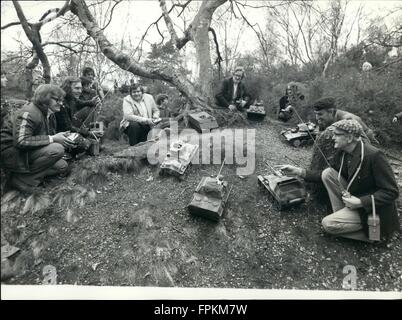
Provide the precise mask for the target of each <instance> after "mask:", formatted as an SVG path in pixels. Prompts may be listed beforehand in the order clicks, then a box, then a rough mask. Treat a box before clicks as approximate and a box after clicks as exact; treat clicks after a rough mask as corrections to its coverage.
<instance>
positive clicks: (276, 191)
mask: <svg viewBox="0 0 402 320" xmlns="http://www.w3.org/2000/svg"><path fill="white" fill-rule="evenodd" d="M271 168H272V167H271ZM272 169H273V168H272ZM273 171H274V174H270V175H266V176H262V175H259V176H257V178H258V184H259V185H260V186H263V187H264V188H265V189H267V190H268V192H269V194H270V196H271V199H272V200H273V201H274V204H275V205H276V206H277V207H278V209H279V210H282V209H284V208H286V207H289V206H292V205H296V204H299V203H302V202H304V201H305V200H306V196H307V192H306V188H305V186H304V183H303V182H302V181H301V180H300V179H298V178H295V177H288V176H284V175H283V174H282V173H281V172H280V171H278V170H275V169H273Z"/></svg>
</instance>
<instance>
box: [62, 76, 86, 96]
mask: <svg viewBox="0 0 402 320" xmlns="http://www.w3.org/2000/svg"><path fill="white" fill-rule="evenodd" d="M76 82H79V83H81V79H80V78H78V77H72V76H70V77H67V78H65V79H64V81H63V84H62V85H61V88H62V89H63V90H64V92H65V93H66V96H71V95H72V92H71V85H72V84H73V83H76Z"/></svg>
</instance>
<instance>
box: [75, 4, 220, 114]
mask: <svg viewBox="0 0 402 320" xmlns="http://www.w3.org/2000/svg"><path fill="white" fill-rule="evenodd" d="M225 2H226V0H214V1H203V2H202V3H201V6H200V9H199V11H198V12H197V14H196V16H195V17H194V19H193V20H192V22H191V24H190V25H189V26H188V28H187V29H186V30H185V31H184V35H183V36H182V37H179V36H178V35H177V33H176V30H175V26H174V24H173V21H172V19H171V17H170V15H169V10H167V7H166V3H165V1H164V0H160V1H159V3H160V7H161V10H162V15H163V20H164V21H165V24H166V26H167V29H168V31H169V35H170V41H172V43H173V44H174V46H175V48H176V49H177V50H180V49H181V48H183V47H184V46H185V45H186V44H187V43H188V42H189V41H192V42H193V43H194V45H195V48H196V57H197V60H198V61H199V63H200V71H199V72H200V73H199V82H200V83H199V85H198V86H196V85H194V84H193V83H191V82H190V81H189V80H188V79H187V78H186V77H185V76H184V75H182V74H181V73H180V72H178V71H176V70H174V69H173V68H169V66H162V67H161V66H158V65H155V66H153V67H152V68H146V67H145V66H144V65H143V64H140V63H138V62H136V61H134V60H133V59H132V58H131V57H130V56H129V55H128V54H126V53H124V52H122V51H121V50H119V49H118V48H117V47H116V46H115V45H113V44H112V43H111V42H110V41H109V40H108V39H107V38H106V36H105V35H104V33H103V31H102V30H101V28H100V27H99V25H98V23H97V21H96V20H95V18H94V17H93V15H92V13H91V12H90V10H89V8H88V6H87V5H86V3H85V1H83V0H72V1H71V11H72V12H73V13H74V14H75V15H76V16H77V17H78V19H79V20H80V21H81V23H82V25H83V26H84V28H85V29H86V31H87V32H88V34H89V35H90V36H91V37H92V38H93V39H94V40H95V41H96V43H97V44H98V45H99V48H100V50H101V51H102V53H103V54H104V55H105V56H106V57H107V58H108V59H110V60H111V61H113V62H114V63H116V64H117V65H118V66H119V67H120V68H122V69H123V70H126V71H128V72H131V73H132V74H134V75H136V76H141V77H145V78H149V79H157V80H162V81H165V82H168V83H171V84H172V85H174V86H175V87H176V88H177V89H178V90H179V91H180V92H181V93H182V94H183V95H185V96H186V97H187V98H188V99H189V105H188V107H187V109H186V111H185V112H184V114H183V115H184V116H186V113H187V111H188V110H189V108H190V106H192V107H195V108H207V109H210V107H209V106H208V104H209V103H210V102H211V99H212V64H211V52H210V41H209V36H208V32H209V28H210V24H211V20H212V15H213V13H214V12H215V10H216V9H217V8H218V7H219V6H221V5H222V4H224V3H225Z"/></svg>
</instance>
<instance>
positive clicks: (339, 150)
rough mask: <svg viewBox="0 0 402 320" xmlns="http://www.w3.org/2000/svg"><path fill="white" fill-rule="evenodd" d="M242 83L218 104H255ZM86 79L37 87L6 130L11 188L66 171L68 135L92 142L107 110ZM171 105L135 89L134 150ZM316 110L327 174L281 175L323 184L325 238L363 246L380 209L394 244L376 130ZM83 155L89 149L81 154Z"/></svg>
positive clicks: (231, 83)
mask: <svg viewBox="0 0 402 320" xmlns="http://www.w3.org/2000/svg"><path fill="white" fill-rule="evenodd" d="M243 77H244V70H243V69H242V68H236V70H235V72H234V75H233V77H232V78H230V79H225V80H224V81H223V83H222V87H221V90H220V92H219V93H218V94H217V95H216V98H217V101H218V104H219V105H221V106H222V107H226V108H228V109H229V110H231V111H236V110H244V109H245V108H247V107H248V106H249V105H250V104H251V99H250V96H249V95H248V94H247V92H246V90H245V87H244V84H243V83H242V82H241V80H242V78H243ZM87 78H88V77H84V78H75V77H68V78H66V79H65V81H64V83H63V85H62V87H61V88H60V87H58V86H56V85H52V84H44V85H41V86H39V87H38V88H37V90H36V91H35V93H34V96H33V98H32V101H31V102H30V103H29V104H27V105H25V106H24V107H23V108H22V109H21V110H19V111H18V112H17V113H16V115H15V116H14V117H13V119H11V121H10V122H9V124H8V125H6V126H5V127H4V128H3V129H2V130H1V163H2V166H3V167H4V168H6V169H8V170H9V171H10V172H11V177H10V179H9V183H10V184H11V186H13V187H15V188H17V189H19V190H22V191H27V190H29V189H30V188H32V187H35V186H38V185H39V184H40V182H41V181H42V180H43V178H44V177H45V176H48V175H54V174H63V173H65V172H66V171H67V168H68V164H67V162H66V161H65V159H63V157H64V156H65V151H66V150H67V151H70V152H74V150H77V149H79V148H80V147H79V146H77V143H76V142H75V141H72V140H71V139H70V138H69V134H70V133H71V132H76V133H79V134H80V135H81V136H82V137H83V139H84V140H85V138H90V136H89V135H90V131H89V129H88V127H87V125H86V121H87V120H88V118H89V117H91V114H92V112H93V111H94V108H96V106H98V105H99V104H100V103H101V99H100V97H99V94H98V93H97V90H96V88H92V87H91V84H92V81H91V79H90V78H89V79H87ZM287 93H289V92H287ZM167 103H168V96H167V95H160V96H158V98H157V102H155V100H154V98H153V97H152V95H150V94H148V93H144V91H143V88H142V87H141V86H140V85H139V84H133V85H131V87H130V94H129V95H128V96H126V97H125V98H124V99H123V113H124V116H123V120H122V121H121V124H120V128H121V130H122V131H123V132H125V133H126V134H127V136H128V138H129V144H130V145H131V146H132V145H135V144H137V143H138V142H140V141H145V140H146V138H147V134H148V132H149V131H150V130H151V129H152V128H153V127H154V126H156V125H158V123H161V122H163V120H167V119H169V118H170V117H171V114H170V111H169V108H168V107H167ZM62 104H63V105H64V107H62ZM158 105H159V108H158ZM313 109H314V113H315V116H316V120H317V124H318V126H319V128H320V130H321V131H322V130H325V129H327V128H330V129H332V130H331V132H332V139H333V141H334V147H335V150H336V153H335V154H334V155H333V156H332V157H329V159H328V161H329V162H328V164H329V167H328V168H326V169H325V170H321V171H317V170H306V169H302V168H298V167H294V166H289V165H285V166H282V168H281V170H282V171H283V173H285V174H286V175H296V176H299V177H301V178H304V179H305V180H307V181H322V182H323V184H324V186H325V188H326V189H327V192H328V195H329V198H330V201H331V205H332V210H333V213H332V214H330V215H329V216H327V217H325V218H324V219H323V220H322V224H323V227H324V229H325V230H326V231H327V232H329V233H331V234H336V235H342V236H346V237H347V236H352V237H353V236H354V234H355V233H358V234H360V235H359V236H360V238H361V239H364V238H366V239H367V233H368V231H367V230H368V216H369V214H370V213H371V212H372V210H373V206H375V209H376V212H377V213H378V215H379V216H380V219H381V220H380V230H381V234H382V236H383V237H385V238H386V237H389V236H390V235H391V234H392V232H393V231H395V230H399V229H400V224H399V219H398V213H397V209H396V199H397V198H398V195H399V190H398V186H397V183H396V180H395V176H394V173H393V171H392V168H391V166H390V164H389V163H388V161H387V159H386V158H385V156H384V154H383V153H382V152H381V150H380V149H379V148H377V147H375V146H373V144H376V143H377V141H376V139H375V136H374V134H373V131H372V130H370V129H369V128H368V127H367V126H366V125H365V124H364V123H363V121H362V120H361V118H360V117H358V116H356V115H354V114H352V113H349V112H346V111H343V110H338V109H337V108H336V104H335V100H334V99H333V98H329V97H327V98H322V99H319V100H318V101H316V102H315V103H314V104H313ZM85 148H86V147H85V144H83V146H81V150H80V151H82V150H85Z"/></svg>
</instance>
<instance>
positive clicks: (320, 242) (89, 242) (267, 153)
mask: <svg viewBox="0 0 402 320" xmlns="http://www.w3.org/2000/svg"><path fill="white" fill-rule="evenodd" d="M251 126H252V127H255V128H256V129H257V146H256V150H257V163H256V170H255V174H253V175H251V176H247V177H245V178H244V179H242V178H240V177H239V176H237V175H236V174H235V168H234V167H231V166H225V167H224V169H223V175H224V176H225V178H226V179H227V180H228V182H229V184H230V185H233V190H232V193H231V196H230V200H229V204H228V207H227V210H226V215H225V217H224V219H223V220H222V221H221V222H219V223H213V222H209V221H207V220H203V219H201V218H194V217H191V216H190V215H189V213H188V211H187V208H186V206H187V205H188V203H189V202H190V200H191V197H192V194H193V191H194V189H195V187H196V186H197V184H198V182H199V181H200V179H201V177H202V176H205V175H211V174H216V173H217V172H218V170H219V166H218V165H193V166H192V167H190V168H189V169H188V174H187V177H186V179H185V180H184V181H178V180H177V179H175V178H173V177H160V176H159V175H158V174H157V168H155V167H149V166H148V167H144V168H143V170H142V171H141V172H139V173H136V174H134V173H126V174H117V173H108V175H107V181H106V182H105V183H103V184H102V186H101V187H98V189H97V190H96V201H95V202H93V203H89V204H87V205H85V206H84V207H83V208H74V210H72V211H70V212H69V213H66V212H65V211H59V212H55V211H52V212H49V211H46V212H42V213H40V214H36V215H22V214H20V213H16V212H14V213H13V212H8V213H6V214H2V218H1V220H2V235H4V241H8V242H9V243H10V244H12V245H15V246H17V247H19V248H20V249H21V252H20V253H19V254H18V255H16V257H15V258H13V261H12V262H13V264H14V271H16V272H15V273H14V276H13V277H9V278H8V280H7V281H6V282H7V283H9V284H40V283H42V280H43V275H42V270H43V267H44V266H45V265H53V266H55V267H56V269H57V274H58V278H57V281H58V283H59V284H78V285H114V286H118V285H120V286H144V285H145V286H178V287H226V288H267V289H271V288H284V289H285V288H286V289H291V288H297V289H332V290H341V289H342V283H343V278H344V277H345V274H343V268H344V267H345V266H347V265H351V266H354V267H355V268H356V269H357V276H358V280H357V289H358V290H381V291H393V290H401V282H402V241H401V236H400V235H399V236H398V237H396V238H394V239H393V241H392V242H391V243H390V244H388V245H383V246H373V245H369V244H364V243H358V242H355V241H352V240H346V239H344V240H341V239H334V238H332V237H329V236H326V235H324V234H323V230H322V228H321V225H320V222H321V219H322V217H323V216H325V214H326V208H323V207H322V206H320V205H318V204H316V203H315V202H314V201H313V200H311V199H310V200H309V201H308V202H307V203H306V204H303V205H301V206H299V207H295V208H292V209H290V210H288V211H284V212H279V211H277V210H276V209H275V208H273V207H272V206H271V203H270V202H269V201H268V197H267V194H266V193H265V192H264V191H263V190H261V189H260V188H259V187H258V185H257V177H256V176H257V174H262V173H268V172H269V169H268V168H267V166H266V165H265V163H264V161H265V160H269V161H270V162H271V163H276V164H279V163H284V162H288V161H287V160H286V158H285V155H287V156H290V157H291V158H293V159H295V160H296V161H298V162H299V163H300V164H301V165H305V166H307V165H308V163H309V160H310V156H311V147H305V148H299V149H295V148H293V147H291V146H288V145H286V144H285V143H284V142H283V141H281V140H280V139H279V132H280V130H281V128H280V127H279V125H278V124H277V123H268V121H265V122H263V123H259V124H252V125H251ZM78 167H79V166H77V167H76V169H75V170H78V169H77V168H78ZM394 168H395V170H399V171H401V166H400V164H399V167H398V166H397V165H395V166H394ZM401 174H402V171H401ZM398 179H399V183H401V177H400V176H399V177H398ZM2 242H3V237H2ZM2 244H3V243H2ZM2 268H3V264H2Z"/></svg>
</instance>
